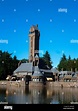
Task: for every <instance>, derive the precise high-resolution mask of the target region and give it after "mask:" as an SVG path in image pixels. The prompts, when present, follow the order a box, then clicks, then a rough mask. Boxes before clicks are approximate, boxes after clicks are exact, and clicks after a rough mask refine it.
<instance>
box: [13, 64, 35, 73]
mask: <svg viewBox="0 0 78 111" xmlns="http://www.w3.org/2000/svg"><path fill="white" fill-rule="evenodd" d="M32 71H33V65H32V63H22V64H21V65H20V66H19V67H18V68H17V69H16V70H15V71H14V73H17V72H32Z"/></svg>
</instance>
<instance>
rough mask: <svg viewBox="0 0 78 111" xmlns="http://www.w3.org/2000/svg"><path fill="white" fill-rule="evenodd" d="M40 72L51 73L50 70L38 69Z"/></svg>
mask: <svg viewBox="0 0 78 111" xmlns="http://www.w3.org/2000/svg"><path fill="white" fill-rule="evenodd" d="M40 71H41V72H47V73H52V71H51V70H48V69H40Z"/></svg>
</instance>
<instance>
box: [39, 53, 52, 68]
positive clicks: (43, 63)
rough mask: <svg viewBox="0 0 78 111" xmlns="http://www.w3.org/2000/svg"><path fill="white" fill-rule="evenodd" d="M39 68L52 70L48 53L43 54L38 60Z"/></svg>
mask: <svg viewBox="0 0 78 111" xmlns="http://www.w3.org/2000/svg"><path fill="white" fill-rule="evenodd" d="M39 64H40V65H39V67H40V68H42V69H51V68H52V62H51V57H50V54H49V53H48V51H46V52H45V54H44V55H43V57H42V58H40V61H39Z"/></svg>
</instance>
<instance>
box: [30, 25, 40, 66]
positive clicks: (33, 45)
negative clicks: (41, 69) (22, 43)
mask: <svg viewBox="0 0 78 111" xmlns="http://www.w3.org/2000/svg"><path fill="white" fill-rule="evenodd" d="M39 38H40V31H39V29H38V25H36V26H34V25H33V26H32V27H31V28H30V30H29V39H30V40H29V41H30V42H29V62H33V66H37V65H38V64H39Z"/></svg>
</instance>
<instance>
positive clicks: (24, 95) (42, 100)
mask: <svg viewBox="0 0 78 111" xmlns="http://www.w3.org/2000/svg"><path fill="white" fill-rule="evenodd" d="M0 102H8V104H72V103H73V102H74V103H77V102H78V88H59V87H37V86H36V87H28V86H27V87H12V86H11V87H5V86H0Z"/></svg>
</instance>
